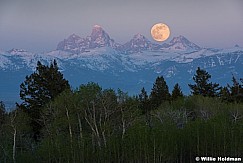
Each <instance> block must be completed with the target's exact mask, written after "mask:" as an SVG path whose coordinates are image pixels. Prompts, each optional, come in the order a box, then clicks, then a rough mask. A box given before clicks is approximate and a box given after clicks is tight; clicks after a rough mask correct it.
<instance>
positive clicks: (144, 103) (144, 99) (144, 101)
mask: <svg viewBox="0 0 243 163" xmlns="http://www.w3.org/2000/svg"><path fill="white" fill-rule="evenodd" d="M139 102H140V108H141V110H142V113H143V114H144V115H145V120H146V123H147V125H148V126H149V127H150V128H151V127H152V125H151V114H150V111H151V106H150V100H149V97H148V95H147V92H146V90H145V88H144V87H143V88H142V90H141V93H140V94H139Z"/></svg>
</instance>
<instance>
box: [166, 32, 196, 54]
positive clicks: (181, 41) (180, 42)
mask: <svg viewBox="0 0 243 163" xmlns="http://www.w3.org/2000/svg"><path fill="white" fill-rule="evenodd" d="M163 47H164V48H166V49H168V50H180V51H188V50H200V49H201V48H200V47H199V46H198V45H196V44H194V43H192V42H191V41H189V40H188V39H187V38H185V37H184V36H181V35H180V36H178V37H174V38H173V39H172V40H171V41H170V42H169V43H168V44H164V45H163Z"/></svg>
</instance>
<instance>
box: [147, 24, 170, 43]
mask: <svg viewBox="0 0 243 163" xmlns="http://www.w3.org/2000/svg"><path fill="white" fill-rule="evenodd" d="M151 35H152V37H153V39H154V40H156V41H159V42H162V41H165V40H167V39H168V38H169V36H170V28H169V27H168V26H167V25H166V24H163V23H158V24H155V25H154V26H153V27H152V28H151Z"/></svg>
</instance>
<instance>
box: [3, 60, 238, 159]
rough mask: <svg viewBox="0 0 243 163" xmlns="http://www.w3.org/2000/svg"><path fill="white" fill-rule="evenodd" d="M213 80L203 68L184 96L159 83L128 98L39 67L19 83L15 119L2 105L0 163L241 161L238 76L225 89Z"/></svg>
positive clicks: (54, 69)
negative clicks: (74, 85) (208, 158)
mask: <svg viewBox="0 0 243 163" xmlns="http://www.w3.org/2000/svg"><path fill="white" fill-rule="evenodd" d="M84 77H85V76H84ZM210 79H211V75H210V74H209V73H208V72H206V71H205V70H203V69H201V68H197V70H196V73H195V74H194V76H193V81H194V83H193V84H189V85H188V87H189V89H190V90H191V94H190V95H187V96H186V95H183V92H182V91H181V89H180V86H179V84H176V85H175V86H174V88H173V90H169V88H168V86H167V83H166V81H165V79H164V78H163V76H158V77H157V78H156V79H155V82H154V84H153V87H152V88H151V91H150V90H149V91H148V90H145V89H144V88H141V92H140V93H139V94H138V95H135V96H130V95H128V93H127V92H123V91H122V90H119V89H118V90H113V89H103V88H102V87H101V86H100V85H99V84H98V83H94V82H90V83H87V84H81V85H80V86H79V87H78V88H75V89H74V88H72V87H71V86H70V85H69V82H68V81H67V80H66V79H64V77H63V74H62V73H61V72H60V71H58V65H57V63H56V61H53V62H51V63H50V65H43V64H42V63H41V62H38V63H37V67H36V71H35V72H33V73H32V74H31V75H29V76H26V78H25V79H23V83H20V94H19V95H20V98H21V100H22V103H16V108H15V109H14V110H13V111H11V112H6V111H5V106H4V103H3V102H1V103H0V163H2V162H3V163H7V162H14V163H15V162H24V163H28V162H30V163H34V162H41V163H42V162H73V163H76V162H84V163H86V162H97V163H98V162H124V163H125V162H156V163H157V162H187V163H190V162H195V157H197V156H212V157H219V156H221V157H228V156H230V157H243V155H242V154H243V80H242V79H237V78H236V77H234V76H232V79H229V84H228V85H226V86H220V85H219V84H217V83H212V82H210ZM2 80H4V79H2ZM147 92H150V93H149V94H148V93H147Z"/></svg>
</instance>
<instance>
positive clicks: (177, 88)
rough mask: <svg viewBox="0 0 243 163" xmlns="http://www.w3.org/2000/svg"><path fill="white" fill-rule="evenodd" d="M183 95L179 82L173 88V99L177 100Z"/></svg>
mask: <svg viewBox="0 0 243 163" xmlns="http://www.w3.org/2000/svg"><path fill="white" fill-rule="evenodd" d="M181 97H183V93H182V91H181V87H180V86H179V84H178V83H176V84H175V86H174V88H173V90H172V94H171V99H172V100H176V99H177V98H181Z"/></svg>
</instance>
